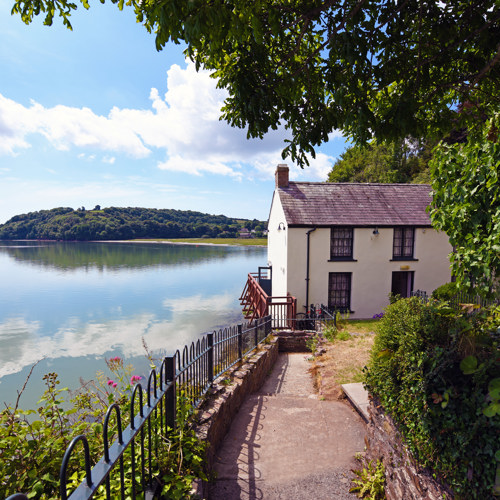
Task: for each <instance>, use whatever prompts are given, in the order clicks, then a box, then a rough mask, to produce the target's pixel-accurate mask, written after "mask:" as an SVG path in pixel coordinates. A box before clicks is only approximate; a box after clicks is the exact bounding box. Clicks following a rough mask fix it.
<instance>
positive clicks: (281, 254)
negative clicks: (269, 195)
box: [267, 191, 288, 297]
mask: <svg viewBox="0 0 500 500" xmlns="http://www.w3.org/2000/svg"><path fill="white" fill-rule="evenodd" d="M279 226H280V227H282V228H283V229H280V230H278V227H279ZM267 230H268V233H267V263H268V265H269V266H272V268H273V270H272V273H273V274H272V295H273V296H275V297H284V296H286V294H287V283H286V275H287V265H288V264H287V253H286V247H287V242H288V228H287V226H286V220H285V213H284V211H283V207H282V206H281V202H280V199H279V195H278V193H277V192H276V191H275V192H274V196H273V201H272V203H271V211H270V213H269V222H268V226H267Z"/></svg>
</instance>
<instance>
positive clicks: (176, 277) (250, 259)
mask: <svg viewBox="0 0 500 500" xmlns="http://www.w3.org/2000/svg"><path fill="white" fill-rule="evenodd" d="M0 244H1V245H3V246H1V247H0V275H1V276H2V280H1V282H0V402H1V401H9V402H13V401H14V400H15V396H16V389H18V388H20V387H21V386H22V383H23V382H24V378H25V377H26V375H27V373H28V372H29V369H30V367H31V366H32V364H33V363H35V362H37V361H39V360H40V359H44V361H43V362H41V363H40V364H39V365H38V366H37V367H36V369H35V372H34V376H33V378H34V379H36V380H34V381H33V382H30V386H32V389H31V391H28V393H27V394H25V395H23V398H24V400H25V404H26V403H27V402H28V401H30V402H31V403H33V402H36V399H35V398H36V397H38V395H39V394H40V390H41V383H40V380H41V377H42V376H43V374H44V373H46V371H47V370H52V371H56V372H58V373H59V374H60V377H61V379H63V382H62V383H63V384H64V385H70V386H71V385H72V384H77V383H78V379H79V378H80V376H82V377H83V378H86V379H88V378H91V377H93V375H94V373H95V370H96V369H103V365H104V360H103V358H104V357H111V356H116V355H118V356H121V357H124V358H126V359H127V360H130V361H133V362H134V364H138V366H139V367H140V366H143V367H144V369H147V363H146V362H145V361H144V356H143V355H144V348H143V339H144V341H145V343H146V344H147V346H148V348H149V349H150V350H151V351H153V352H162V353H172V352H173V351H174V350H175V349H177V348H179V347H182V346H183V345H184V344H187V343H189V342H191V341H192V340H194V339H196V338H198V337H199V336H200V334H202V333H204V332H206V331H210V330H213V329H215V328H218V327H222V326H224V325H227V324H232V323H235V322H238V321H241V319H242V316H241V309H240V306H239V303H238V297H239V294H240V293H241V290H242V288H243V285H244V283H245V280H246V275H247V273H248V272H249V271H253V270H254V269H256V268H257V267H258V266H259V265H263V262H265V259H266V251H265V249H263V248H234V247H204V246H200V247H194V246H192V247H188V246H177V245H163V244H160V245H157V244H156V245H155V244H116V243H113V244H106V243H94V244H92V243H82V244H79V243H49V244H47V245H45V244H43V245H40V244H31V245H29V244H26V245H19V244H16V245H14V244H7V245H6V244H5V242H2V243H0ZM16 247H17V248H16ZM19 247H21V248H19ZM68 271H69V272H68ZM139 369H140V368H139Z"/></svg>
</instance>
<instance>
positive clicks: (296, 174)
mask: <svg viewBox="0 0 500 500" xmlns="http://www.w3.org/2000/svg"><path fill="white" fill-rule="evenodd" d="M11 7H12V5H11V1H10V0H0V223H3V222H6V221H7V220H8V219H9V218H10V217H12V216H14V215H16V214H19V213H26V212H30V211H35V210H41V209H50V208H54V207H59V206H69V207H73V208H78V207H81V206H84V207H86V208H87V209H91V208H93V207H94V206H95V205H101V207H107V206H140V207H150V208H175V209H180V210H197V211H201V212H206V213H211V214H224V215H227V216H231V217H243V218H249V219H253V218H256V219H261V220H265V219H267V216H268V213H269V205H270V202H271V196H272V192H273V189H274V171H275V168H276V165H277V164H278V163H288V165H289V166H290V169H291V175H290V176H291V179H292V180H303V181H324V180H326V175H327V172H328V171H329V170H330V169H331V167H332V165H333V163H334V162H335V159H336V158H338V156H339V155H340V154H341V153H342V151H343V150H344V149H345V141H344V139H343V138H342V137H341V136H340V134H337V133H333V134H331V140H330V141H329V143H328V144H326V145H325V146H323V147H322V148H320V149H318V151H317V159H316V160H312V161H311V166H310V167H309V168H306V169H304V170H301V169H300V168H298V167H296V166H294V165H293V164H292V163H291V162H290V160H286V161H283V160H282V159H281V155H280V153H281V150H282V149H283V147H284V142H283V141H284V139H285V138H286V131H285V130H284V129H282V130H278V131H275V132H273V133H272V134H269V135H268V136H266V137H265V138H264V140H250V141H249V140H247V139H246V131H245V130H240V129H234V128H231V127H230V126H229V125H227V124H226V123H225V122H223V121H220V120H219V109H220V107H221V105H222V101H223V99H224V97H225V93H224V91H222V90H217V89H216V88H215V87H216V82H215V81H214V80H213V79H211V78H210V77H209V75H208V74H207V73H206V72H201V73H196V71H195V70H194V67H193V65H192V64H191V63H188V62H186V61H185V59H184V56H183V53H182V47H181V46H178V45H177V46H176V45H173V44H172V45H169V46H167V47H166V48H165V49H164V50H163V51H162V52H157V51H156V49H155V45H154V37H153V36H152V35H149V34H148V33H147V31H146V30H145V29H144V28H143V27H142V26H141V25H139V24H137V23H136V21H135V17H134V15H133V12H132V11H131V9H126V8H125V9H124V11H122V12H120V11H119V10H118V9H117V7H116V6H114V5H112V4H105V5H101V4H100V3H97V2H95V3H93V4H92V7H91V8H90V10H89V11H85V10H84V9H83V8H79V10H78V11H77V13H76V14H74V15H73V16H72V24H73V31H70V30H67V29H66V28H65V27H63V26H62V23H61V22H60V21H59V19H55V20H54V24H53V26H52V27H46V26H43V19H42V18H41V17H39V18H36V19H35V21H34V22H33V23H32V24H31V25H30V26H26V25H25V24H24V23H22V21H21V20H20V18H19V17H17V16H11V15H10V10H11Z"/></svg>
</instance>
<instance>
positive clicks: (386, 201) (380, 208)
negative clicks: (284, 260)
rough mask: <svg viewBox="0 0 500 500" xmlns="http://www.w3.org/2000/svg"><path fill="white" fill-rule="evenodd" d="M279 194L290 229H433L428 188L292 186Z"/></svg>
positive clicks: (418, 185)
mask: <svg viewBox="0 0 500 500" xmlns="http://www.w3.org/2000/svg"><path fill="white" fill-rule="evenodd" d="M278 193H279V197H280V200H281V203H282V206H283V210H284V212H285V216H286V221H287V224H288V225H289V226H332V225H333V226H379V227H382V226H419V227H430V225H431V222H430V217H429V214H428V213H427V211H426V209H427V206H428V205H429V203H430V201H431V194H432V191H431V187H430V186H429V185H428V184H360V183H330V182H323V183H322V182H290V183H289V184H288V187H281V188H278Z"/></svg>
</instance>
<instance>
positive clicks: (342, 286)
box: [328, 273, 351, 311]
mask: <svg viewBox="0 0 500 500" xmlns="http://www.w3.org/2000/svg"><path fill="white" fill-rule="evenodd" d="M328 307H330V308H334V309H338V310H340V311H349V310H350V308H351V273H330V274H329V290H328Z"/></svg>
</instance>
